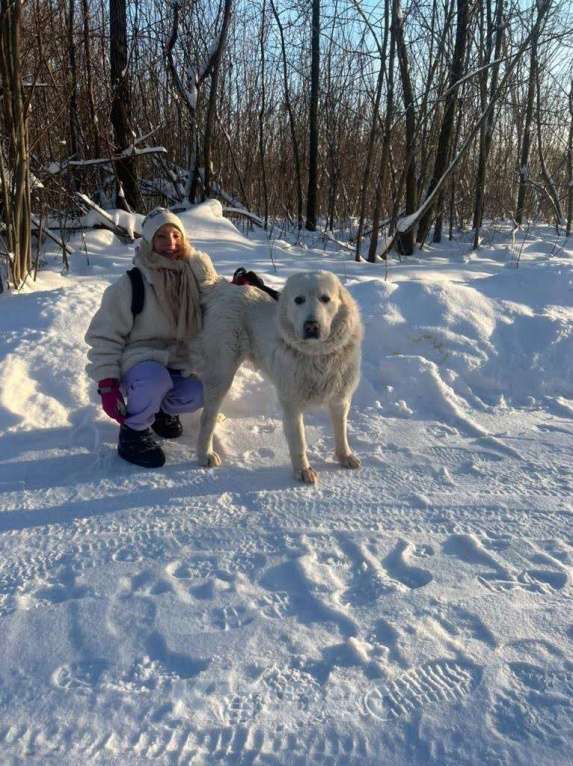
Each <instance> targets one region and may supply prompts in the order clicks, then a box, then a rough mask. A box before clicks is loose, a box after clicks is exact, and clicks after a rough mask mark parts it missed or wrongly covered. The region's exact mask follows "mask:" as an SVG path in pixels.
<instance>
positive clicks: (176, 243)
mask: <svg viewBox="0 0 573 766" xmlns="http://www.w3.org/2000/svg"><path fill="white" fill-rule="evenodd" d="M152 246H153V249H154V250H155V252H156V253H159V255H163V256H165V258H169V259H170V260H174V259H175V258H177V257H179V256H180V255H181V254H182V252H183V234H182V233H181V232H180V231H179V229H178V228H177V226H173V224H171V223H165V224H163V226H162V227H161V228H160V229H157V231H156V232H155V236H154V237H153V244H152Z"/></svg>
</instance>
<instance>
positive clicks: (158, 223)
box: [141, 207, 186, 245]
mask: <svg viewBox="0 0 573 766" xmlns="http://www.w3.org/2000/svg"><path fill="white" fill-rule="evenodd" d="M166 223H168V224H170V225H171V226H176V227H177V228H178V229H179V231H180V232H181V234H183V237H186V233H185V227H184V226H183V223H182V221H181V219H180V218H178V217H177V216H176V215H175V213H172V212H171V210H167V208H166V207H156V208H155V209H154V210H152V211H151V212H150V213H148V214H147V215H146V216H145V218H144V219H143V224H142V226H141V236H142V237H143V239H144V240H145V241H146V242H149V244H150V245H151V244H153V237H154V236H155V234H156V232H157V230H158V229H160V228H161V227H162V226H165V224H166Z"/></svg>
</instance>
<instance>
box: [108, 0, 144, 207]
mask: <svg viewBox="0 0 573 766" xmlns="http://www.w3.org/2000/svg"><path fill="white" fill-rule="evenodd" d="M109 35H110V39H109V44H110V48H109V57H110V64H111V123H112V126H113V133H114V143H115V146H114V153H116V154H121V153H122V152H125V151H126V149H128V148H129V146H131V145H132V144H133V136H132V134H131V131H130V127H129V118H128V114H129V113H130V109H131V104H130V91H129V84H128V79H127V68H128V58H127V17H126V0H109ZM114 165H115V172H116V177H117V199H116V204H117V206H118V207H121V208H124V209H126V210H143V209H144V205H143V199H142V197H141V194H140V191H139V185H138V180H137V168H136V163H135V157H133V156H132V157H128V156H126V157H122V158H121V159H119V160H116V161H115V163H114Z"/></svg>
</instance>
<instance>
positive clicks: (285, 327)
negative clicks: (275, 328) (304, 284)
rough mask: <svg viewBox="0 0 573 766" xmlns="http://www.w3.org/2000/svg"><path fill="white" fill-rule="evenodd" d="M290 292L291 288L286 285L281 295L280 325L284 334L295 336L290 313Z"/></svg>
mask: <svg viewBox="0 0 573 766" xmlns="http://www.w3.org/2000/svg"><path fill="white" fill-rule="evenodd" d="M289 293H290V290H288V289H287V287H286V286H285V288H284V289H283V290H282V291H281V293H280V295H279V326H280V328H281V332H282V334H283V335H286V336H287V337H290V338H294V337H296V333H295V331H294V326H293V323H292V322H291V320H290V318H289V315H288V304H289Z"/></svg>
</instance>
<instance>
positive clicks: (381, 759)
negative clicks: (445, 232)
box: [0, 203, 573, 766]
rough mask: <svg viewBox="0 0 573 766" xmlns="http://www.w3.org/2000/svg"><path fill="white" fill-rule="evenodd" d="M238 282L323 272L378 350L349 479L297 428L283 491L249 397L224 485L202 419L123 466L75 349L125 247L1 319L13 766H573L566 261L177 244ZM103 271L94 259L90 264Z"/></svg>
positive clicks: (282, 447)
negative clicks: (153, 465) (199, 449)
mask: <svg viewBox="0 0 573 766" xmlns="http://www.w3.org/2000/svg"><path fill="white" fill-rule="evenodd" d="M182 217H183V218H184V220H185V222H186V225H187V226H188V229H189V233H190V235H191V237H192V239H193V240H194V242H195V244H196V245H197V246H199V247H200V248H202V249H204V250H206V251H207V252H209V253H210V255H211V256H212V258H213V260H214V262H215V264H216V266H217V267H218V269H219V271H220V272H221V273H222V274H223V275H225V276H230V275H231V274H232V272H233V271H234V269H235V268H236V267H237V266H239V265H246V266H248V267H250V268H253V269H255V270H257V271H259V272H260V273H261V274H262V275H264V277H265V279H266V281H268V282H269V283H270V284H272V285H273V286H275V287H278V288H280V286H281V285H282V284H283V282H284V280H285V279H286V277H287V276H288V275H289V274H291V273H292V272H294V271H299V270H303V269H309V268H312V269H315V268H325V269H329V270H332V271H334V272H336V273H337V274H338V275H339V276H340V277H341V279H342V280H343V282H344V283H345V285H346V286H347V287H348V288H349V289H350V291H351V292H352V294H353V295H354V297H355V299H356V300H357V301H358V303H359V305H360V307H361V311H362V316H363V320H364V324H365V328H366V338H365V342H364V358H363V367H362V382H361V384H360V387H359V389H358V391H357V394H356V396H355V399H354V403H353V407H352V411H351V418H350V440H351V444H352V445H353V447H354V448H355V450H356V452H357V453H358V454H359V455H360V456H361V458H362V461H363V467H362V469H361V470H360V471H345V470H343V469H341V468H339V467H338V466H337V464H336V463H335V461H334V458H333V455H332V448H333V439H332V435H331V432H330V428H329V424H328V420H327V417H326V415H325V414H324V413H320V412H319V413H312V414H310V415H309V416H308V417H307V435H308V440H309V444H310V453H311V459H312V462H313V465H314V467H315V468H316V469H317V470H318V472H319V475H320V483H319V484H318V486H317V487H309V486H303V485H298V484H297V483H295V482H294V480H293V479H292V478H291V473H290V463H289V459H288V455H287V449H286V444H285V441H284V439H283V436H282V432H281V423H280V411H279V408H278V405H277V403H276V401H275V398H274V394H273V391H272V389H271V387H270V385H269V384H268V383H267V382H266V381H264V380H263V379H262V378H261V377H260V376H259V374H258V373H256V372H255V371H254V370H252V369H242V370H241V371H240V374H239V376H238V378H237V381H236V383H235V386H234V388H233V390H232V392H231V394H230V396H229V398H228V400H227V402H226V404H225V407H224V412H225V414H226V416H227V419H226V420H225V422H223V423H222V424H221V426H220V431H221V442H222V446H223V449H224V453H225V455H226V461H225V463H224V465H223V466H222V467H221V468H219V469H216V470H203V469H200V468H198V467H197V465H196V464H195V462H194V440H195V435H196V429H197V417H196V416H188V417H186V418H184V424H185V428H186V431H185V434H184V436H183V437H182V438H181V439H180V440H178V441H177V442H169V443H167V444H166V445H165V448H166V451H167V455H168V459H167V464H166V465H165V467H164V468H162V469H160V470H157V471H150V470H144V469H138V468H136V467H134V466H130V465H128V464H127V463H125V462H123V461H121V460H120V459H119V458H118V457H117V455H116V452H115V443H116V435H117V427H116V425H115V424H114V423H113V422H112V421H111V420H109V419H107V418H106V417H105V415H104V414H103V413H102V412H101V410H100V408H99V405H98V397H97V394H96V392H95V390H94V386H93V384H92V383H91V382H90V381H88V379H87V377H86V376H85V373H84V364H85V352H86V347H85V344H84V342H83V335H84V332H85V329H86V327H87V324H88V322H89V319H90V318H91V316H92V314H93V312H94V311H95V309H96V307H97V305H98V303H99V299H100V296H101V293H102V291H103V289H104V287H105V286H106V285H107V284H108V283H109V281H110V280H112V279H114V278H116V277H117V276H118V275H119V274H121V273H122V272H123V271H125V270H126V269H127V268H129V265H130V261H131V257H132V255H133V247H132V246H127V245H124V244H122V243H121V242H120V241H119V240H118V239H116V238H115V237H114V236H113V235H112V234H111V233H109V232H106V231H103V230H98V231H89V232H87V233H86V235H85V246H86V247H85V248H84V245H83V243H82V239H81V236H80V235H77V237H76V239H74V241H73V245H74V246H75V247H77V252H76V253H75V254H74V256H73V257H72V263H71V271H70V273H69V275H67V276H62V275H60V273H59V270H58V261H57V259H56V257H55V255H52V256H49V257H48V259H47V260H48V263H47V265H46V266H45V267H44V268H43V270H42V271H41V272H40V274H39V277H38V280H37V282H36V283H35V284H31V285H30V286H29V287H28V288H27V289H26V290H25V291H24V292H23V293H22V294H20V295H18V296H14V295H3V296H1V297H0V328H1V329H0V339H1V340H0V459H1V461H2V462H1V465H0V533H1V534H0V642H1V643H0V649H1V657H2V661H1V663H0V752H1V756H0V760H1V762H2V763H3V764H4V763H6V764H34V763H39V764H47V763H54V764H73V765H75V764H78V763H103V764H147V763H159V764H179V763H181V764H185V763H190V764H206V765H207V766H209V765H210V764H215V763H218V764H219V763H220V764H281V765H282V764H285V765H286V764H289V765H290V764H301V766H306V765H307V764H315V765H317V766H331V765H333V764H339V765H340V766H349V765H350V764H355V765H356V766H381V765H382V764H383V765H384V766H393V765H394V764H396V765H398V764H399V765H400V766H402V765H408V766H417V765H422V764H424V765H425V764H433V765H434V766H446V765H448V766H463V765H470V764H471V765H472V766H474V765H475V766H477V765H478V764H479V766H486V765H491V766H494V765H495V766H498V765H499V764H504V765H507V766H517V765H519V764H523V765H524V766H531V765H532V764H535V766H543V765H544V764H547V765H549V766H565V764H571V763H573V656H572V655H573V652H572V650H573V609H572V606H573V600H572V596H573V588H572V574H573V541H572V527H571V521H572V519H573V513H572V512H573V507H572V496H573V334H572V328H573V246H572V245H569V250H568V251H567V250H564V249H563V240H561V243H560V244H557V245H556V244H555V235H554V233H552V232H551V231H550V230H548V229H546V230H541V231H538V232H535V233H530V234H529V237H528V240H527V242H526V243H525V245H524V247H523V250H522V252H521V261H520V265H519V268H518V269H515V268H511V267H509V266H508V259H509V253H508V248H507V242H509V241H510V240H509V237H508V236H506V235H504V234H503V232H501V233H500V232H496V233H495V236H494V238H493V242H492V243H491V244H490V245H489V246H487V247H485V248H484V249H483V250H482V251H481V252H480V254H479V256H478V257H476V256H472V257H468V253H469V243H460V242H458V243H456V244H453V245H451V244H448V243H446V244H445V245H443V246H442V247H441V248H440V250H433V249H431V248H430V250H429V251H428V252H427V253H425V254H422V255H421V256H419V257H417V258H415V259H411V260H408V261H407V262H402V263H398V262H397V261H393V262H392V264H391V265H390V267H389V269H388V274H387V279H385V276H386V273H385V272H386V269H385V266H384V264H376V265H371V264H367V263H362V264H356V263H354V262H353V261H352V260H351V256H350V255H349V254H348V253H347V252H346V253H342V252H334V250H333V246H332V245H329V246H328V248H327V250H326V252H324V250H322V249H312V248H310V247H306V248H303V249H300V248H297V247H294V246H292V245H289V244H288V243H287V242H285V241H279V240H274V241H270V242H269V241H268V240H265V239H264V238H262V237H261V236H258V238H247V237H244V236H243V235H242V234H241V233H240V232H239V231H238V230H237V229H236V228H235V227H234V226H233V225H232V223H231V222H230V221H228V220H226V219H224V218H222V217H221V211H220V206H219V205H218V204H217V203H210V204H206V205H203V206H201V207H199V208H198V209H196V210H193V211H191V212H187V213H184V214H183V215H182ZM86 250H87V254H88V255H86Z"/></svg>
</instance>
